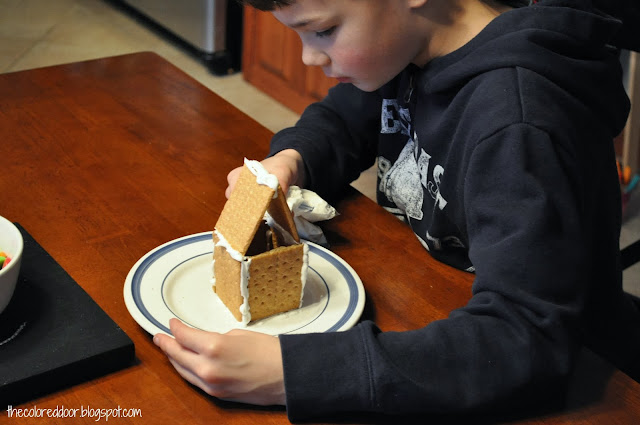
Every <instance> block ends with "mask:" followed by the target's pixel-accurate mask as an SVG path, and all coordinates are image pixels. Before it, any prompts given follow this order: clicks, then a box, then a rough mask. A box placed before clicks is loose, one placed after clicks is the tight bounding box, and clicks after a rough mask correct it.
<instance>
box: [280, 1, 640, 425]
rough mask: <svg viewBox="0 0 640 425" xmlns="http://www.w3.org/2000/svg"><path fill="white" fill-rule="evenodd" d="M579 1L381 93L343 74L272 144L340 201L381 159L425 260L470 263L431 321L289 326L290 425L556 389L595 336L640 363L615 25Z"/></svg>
mask: <svg viewBox="0 0 640 425" xmlns="http://www.w3.org/2000/svg"><path fill="white" fill-rule="evenodd" d="M582 3H584V2H581V1H578V0H575V1H571V0H564V1H563V0H546V1H540V2H538V3H537V4H536V5H534V6H530V7H524V8H518V9H513V10H511V11H508V12H506V13H503V14H502V15H500V16H499V17H497V18H496V19H494V20H493V21H492V22H491V23H490V24H489V25H488V26H487V27H486V28H485V29H484V30H483V31H482V32H481V33H480V34H478V35H477V36H476V37H475V38H474V39H473V40H471V41H470V42H469V43H468V44H467V45H465V46H463V47H462V48H460V49H458V50H457V51H454V52H453V53H451V54H449V55H446V56H443V57H440V58H437V59H434V60H432V61H431V62H430V63H429V64H427V65H426V66H425V67H424V68H418V67H416V66H413V65H409V66H408V67H407V68H406V69H405V70H404V72H402V73H401V74H400V75H398V76H397V77H396V78H395V79H394V80H392V81H391V82H389V83H388V84H386V85H385V86H384V87H382V88H381V89H379V90H378V91H376V92H373V93H365V92H362V91H360V90H358V89H357V88H355V87H353V86H351V85H348V84H340V85H338V86H336V87H335V88H333V89H332V90H331V91H330V93H329V95H328V96H327V98H325V99H324V100H323V101H322V102H319V103H317V104H314V105H311V106H310V107H308V108H307V110H306V111H305V112H304V114H303V115H302V117H301V119H300V121H299V122H298V123H297V125H296V126H295V127H293V128H291V129H286V130H283V131H282V132H280V133H278V134H276V135H275V136H274V138H273V140H272V148H271V151H272V154H273V153H275V152H278V151H280V150H282V149H286V148H294V149H297V150H298V151H299V152H300V153H301V154H302V156H303V159H304V161H305V167H306V173H307V181H308V186H309V188H311V189H313V190H315V191H317V192H318V193H320V194H321V195H323V196H325V197H327V198H329V199H332V198H334V197H335V196H337V195H338V194H339V193H340V191H341V189H342V188H344V187H345V186H346V185H347V184H348V183H349V182H351V181H353V180H354V179H355V178H357V177H358V175H359V173H360V172H361V170H364V169H366V168H367V167H369V166H370V165H372V164H373V163H374V160H375V159H376V158H377V161H378V168H379V169H378V176H379V178H378V195H377V196H378V202H379V203H380V204H381V205H382V206H383V207H385V208H387V209H388V210H389V211H391V212H392V213H394V214H396V215H397V216H398V217H400V218H402V219H404V220H406V221H407V223H408V225H410V226H411V228H412V229H413V231H414V233H415V234H416V236H417V237H418V239H419V240H420V241H421V242H422V244H423V245H424V247H425V248H426V250H427V251H429V253H430V255H432V256H433V257H435V258H437V259H438V260H440V261H443V262H445V263H448V264H450V265H453V266H455V267H457V268H461V269H463V270H468V271H470V272H474V273H475V280H474V284H473V287H472V291H473V296H472V298H471V300H470V301H469V303H468V304H467V305H466V306H465V307H463V308H460V309H458V310H455V311H453V312H451V314H450V316H449V317H448V318H447V319H445V320H441V321H436V322H433V323H429V324H427V323H425V326H424V327H423V328H421V329H416V330H413V331H409V332H381V331H380V330H379V329H378V328H377V327H376V326H375V325H374V324H373V323H370V322H363V323H360V324H358V325H357V326H356V327H354V328H353V329H351V330H349V331H347V332H343V333H336V334H310V335H283V336H281V338H280V341H281V347H282V353H283V364H284V373H285V386H286V394H287V409H288V414H289V417H290V419H291V420H298V419H302V418H307V417H310V416H317V415H326V414H330V413H335V412H339V411H375V412H386V413H414V412H422V413H425V412H427V413H438V414H443V413H444V414H447V413H454V412H455V413H469V412H478V411H487V410H504V409H514V408H519V407H522V406H525V405H527V404H538V403H540V402H542V401H543V400H548V399H550V398H559V397H561V396H562V393H563V391H564V387H565V384H566V382H567V379H568V376H569V374H570V373H571V370H572V367H573V365H574V361H575V355H576V352H577V350H579V349H580V348H581V347H582V346H585V345H586V346H588V347H591V348H593V349H595V350H596V351H597V352H599V353H601V354H602V355H604V356H605V357H607V358H608V359H610V360H611V361H613V362H614V363H615V364H616V365H618V366H619V367H621V368H623V369H625V370H628V371H631V372H634V371H633V370H632V369H633V368H634V367H635V372H638V366H637V363H638V362H637V359H638V358H639V357H638V355H640V314H639V313H638V310H637V309H636V308H635V306H634V305H633V303H632V302H631V301H630V300H628V299H627V298H625V297H624V294H623V292H622V284H621V271H620V266H619V255H618V248H619V245H618V243H619V240H618V238H619V230H620V211H619V206H620V193H619V185H618V180H617V172H616V167H615V156H614V151H613V143H612V140H613V138H614V137H615V136H617V135H618V134H619V133H620V132H621V130H622V128H623V126H624V124H625V121H626V117H627V113H628V110H629V101H628V98H627V96H626V93H625V91H624V88H623V86H622V76H621V70H620V66H619V62H618V59H617V52H616V51H615V50H614V49H612V48H611V47H610V46H609V45H608V42H609V40H610V39H611V38H612V36H613V34H614V33H615V31H616V29H617V27H618V22H617V21H615V20H613V19H611V18H608V17H605V16H601V15H599V14H596V13H592V11H591V10H582V9H581V7H584V6H581V4H582ZM363 225H366V221H365V222H364V224H363ZM425 255H429V254H427V253H426V252H425ZM415 266H416V267H420V265H419V264H416V265H415ZM381 272H384V270H381ZM413 284H415V285H421V284H424V285H428V282H413ZM627 340H628V342H627ZM625 345H626V346H625ZM623 346H625V348H624V350H623V349H622V348H623ZM352 359H362V361H361V362H354V361H352ZM339 364H349V365H350V367H349V368H338V367H335V365H339ZM639 376H640V374H639ZM310 382H314V383H315V385H309V383H310ZM321 382H325V383H327V385H320V384H318V383H321Z"/></svg>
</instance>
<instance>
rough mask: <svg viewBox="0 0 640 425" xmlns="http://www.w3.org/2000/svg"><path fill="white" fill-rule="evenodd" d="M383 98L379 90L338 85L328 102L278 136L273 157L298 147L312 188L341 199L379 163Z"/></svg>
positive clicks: (316, 105) (308, 110)
mask: <svg viewBox="0 0 640 425" xmlns="http://www.w3.org/2000/svg"><path fill="white" fill-rule="evenodd" d="M381 102H382V100H381V97H380V96H379V95H378V94H377V93H367V92H363V91H361V90H359V89H357V88H356V87H354V86H353V85H351V84H338V85H337V86H335V87H333V88H332V89H331V90H330V91H329V94H328V95H327V97H326V98H325V99H324V100H322V101H321V102H317V103H314V104H312V105H310V106H308V107H307V108H306V109H305V111H304V113H303V114H302V117H301V118H300V120H299V121H298V122H297V123H296V125H295V126H294V127H291V128H287V129H284V130H282V131H280V132H278V133H277V134H276V135H275V136H274V137H273V139H272V140H271V149H270V154H269V155H270V156H271V155H275V154H276V153H277V152H279V151H281V150H284V149H295V150H297V151H298V152H300V153H301V155H302V157H303V159H304V163H305V171H306V180H307V183H306V186H307V188H309V189H311V190H314V191H315V192H317V193H318V194H320V196H323V197H326V198H328V199H333V198H336V197H337V195H338V194H339V192H340V191H341V190H342V189H343V188H344V187H346V186H347V185H348V184H349V183H351V182H352V181H354V180H356V179H357V178H358V176H359V175H360V172H361V171H363V170H366V169H367V168H369V167H371V166H372V165H373V164H374V161H375V158H376V144H377V135H378V133H379V130H380V123H379V121H380V107H381V106H380V105H381Z"/></svg>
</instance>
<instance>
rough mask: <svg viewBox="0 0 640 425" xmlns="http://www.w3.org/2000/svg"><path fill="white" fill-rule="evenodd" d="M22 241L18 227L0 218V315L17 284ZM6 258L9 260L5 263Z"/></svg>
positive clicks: (22, 247) (22, 246)
mask: <svg viewBox="0 0 640 425" xmlns="http://www.w3.org/2000/svg"><path fill="white" fill-rule="evenodd" d="M23 249H24V240H23V239H22V234H21V233H20V230H19V229H18V227H16V225H15V224H13V223H12V222H11V221H9V220H7V219H6V218H4V217H0V250H4V253H6V254H9V255H7V256H5V255H3V257H5V258H4V260H3V261H2V263H0V313H2V312H3V311H4V309H5V308H6V307H7V305H8V304H9V301H10V300H11V297H12V296H13V292H14V290H15V288H16V283H17V282H18V275H19V273H20V263H21V262H22V251H23ZM7 258H8V259H9V260H8V261H7Z"/></svg>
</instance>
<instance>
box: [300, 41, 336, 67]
mask: <svg viewBox="0 0 640 425" xmlns="http://www.w3.org/2000/svg"><path fill="white" fill-rule="evenodd" d="M302 62H303V63H304V64H305V65H307V66H327V65H329V64H330V63H331V60H330V59H329V56H327V54H326V53H324V52H323V51H322V50H318V49H314V48H312V47H309V46H304V45H303V46H302Z"/></svg>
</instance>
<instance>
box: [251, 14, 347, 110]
mask: <svg viewBox="0 0 640 425" xmlns="http://www.w3.org/2000/svg"><path fill="white" fill-rule="evenodd" d="M242 44H243V46H242V48H243V50H242V72H243V76H244V79H245V80H246V81H247V82H249V83H250V84H252V85H254V86H255V87H257V88H258V89H260V90H262V91H263V92H265V93H266V94H268V95H269V96H271V97H272V98H274V99H276V100H277V101H279V102H280V103H282V104H283V105H285V106H287V107H288V108H290V109H292V110H293V111H295V112H297V113H302V111H303V110H304V108H305V107H306V106H307V105H309V104H310V103H312V102H315V101H318V100H320V99H322V98H323V97H324V96H325V95H326V94H327V92H328V90H329V88H331V87H332V86H334V85H335V84H337V83H338V81H337V80H336V79H334V78H328V77H326V76H325V75H324V73H323V72H322V69H321V68H319V67H308V66H306V65H304V64H303V63H302V43H301V42H300V39H299V38H298V35H297V34H296V33H295V32H294V31H293V30H291V29H289V28H287V27H285V26H284V25H282V24H281V23H280V22H278V20H277V19H275V18H274V17H273V15H272V14H271V13H267V12H260V11H258V10H256V9H253V8H251V7H245V9H244V31H243V43H242Z"/></svg>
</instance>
